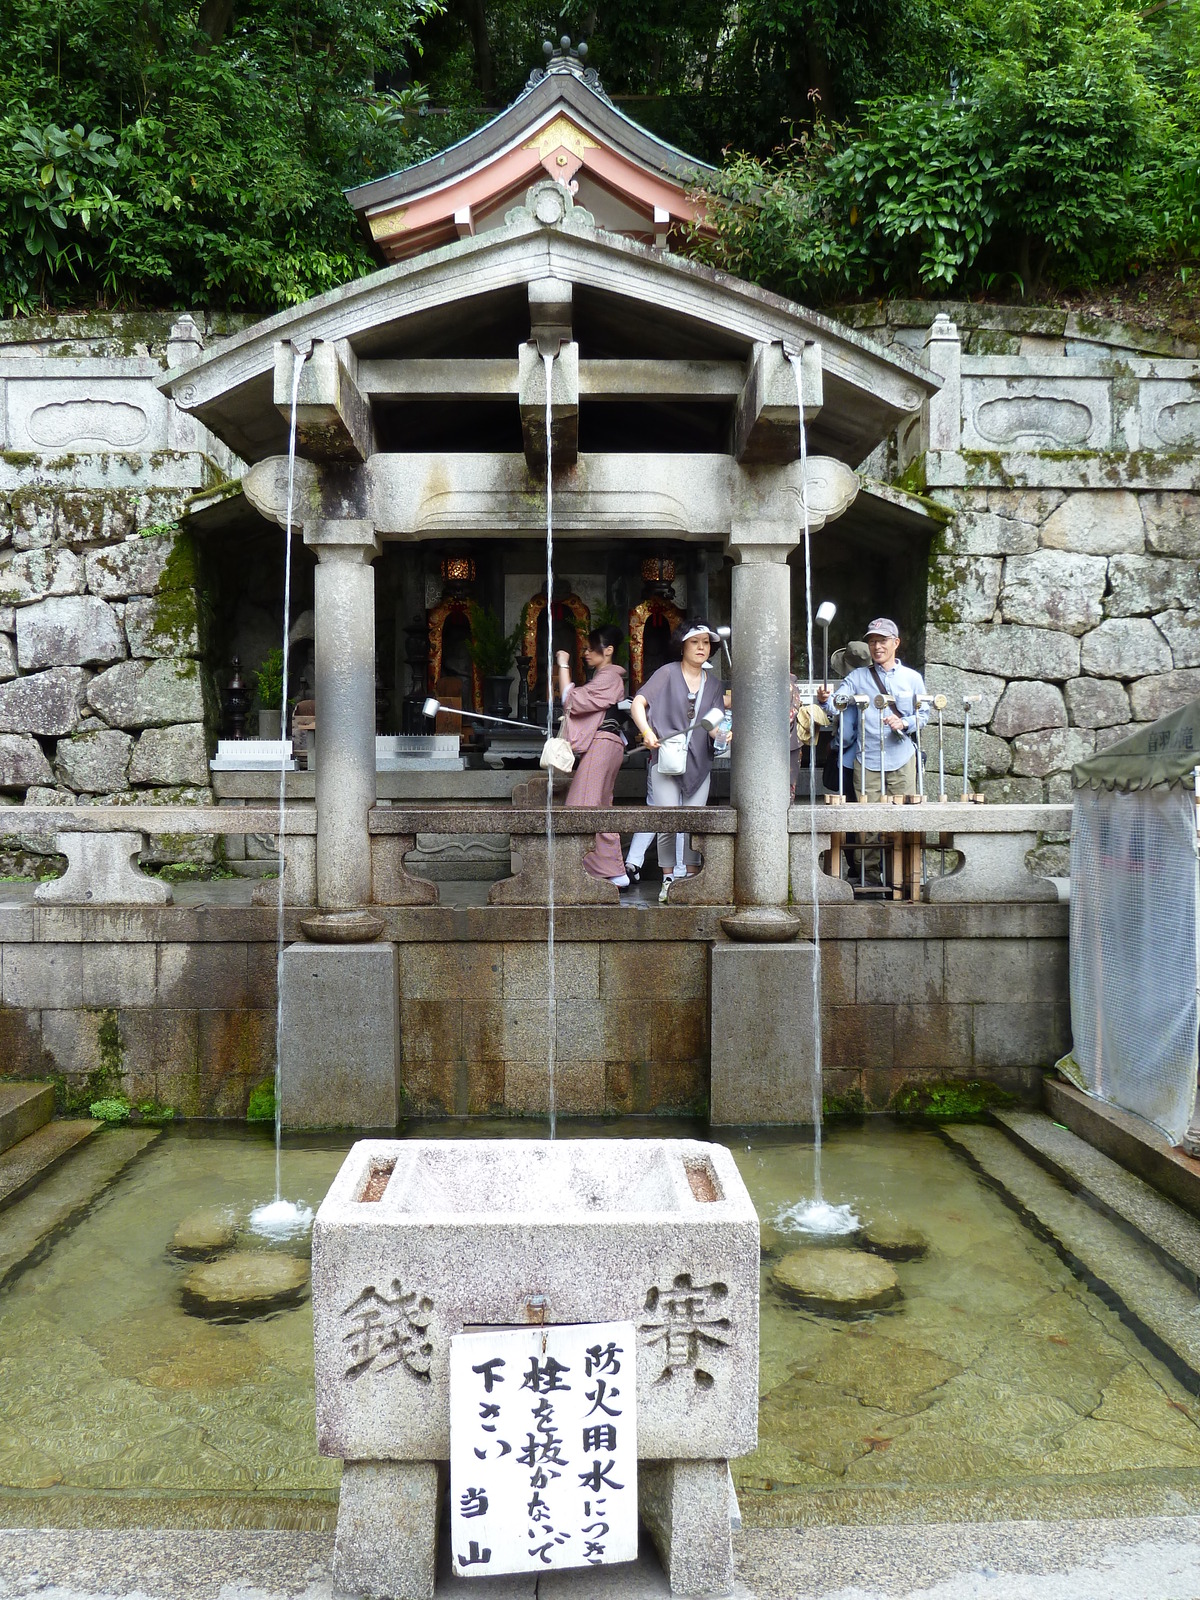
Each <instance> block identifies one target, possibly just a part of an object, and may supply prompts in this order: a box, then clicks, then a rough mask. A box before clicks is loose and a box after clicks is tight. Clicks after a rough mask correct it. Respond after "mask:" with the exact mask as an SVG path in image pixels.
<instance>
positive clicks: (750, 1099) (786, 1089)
mask: <svg viewBox="0 0 1200 1600" xmlns="http://www.w3.org/2000/svg"><path fill="white" fill-rule="evenodd" d="M813 958H814V949H813V946H812V945H811V944H808V943H795V944H741V943H728V944H727V943H723V942H721V943H717V944H714V945H713V948H712V981H711V983H710V985H709V1020H710V1031H709V1037H710V1040H711V1061H712V1069H711V1080H710V1087H709V1107H710V1109H709V1116H710V1118H711V1121H712V1124H713V1126H714V1127H728V1126H737V1125H738V1124H741V1123H760V1122H782V1123H800V1122H811V1121H812V1115H813V1112H812V1075H813V993H812V969H813Z"/></svg>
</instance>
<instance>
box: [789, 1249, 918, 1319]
mask: <svg viewBox="0 0 1200 1600" xmlns="http://www.w3.org/2000/svg"><path fill="white" fill-rule="evenodd" d="M771 1282H772V1283H773V1284H774V1285H775V1287H776V1288H777V1289H778V1290H779V1292H780V1293H781V1294H782V1295H783V1296H784V1298H785V1299H787V1300H791V1301H792V1302H793V1303H794V1304H796V1305H799V1306H803V1307H804V1309H805V1310H806V1311H817V1312H820V1313H821V1314H822V1315H823V1316H827V1317H856V1316H861V1315H862V1314H863V1313H864V1312H867V1311H880V1310H882V1309H883V1307H884V1306H890V1305H894V1304H895V1302H896V1301H897V1300H899V1299H900V1284H899V1281H898V1279H897V1277H896V1269H895V1267H893V1266H892V1265H890V1263H889V1262H887V1261H881V1260H880V1259H879V1257H878V1256H873V1255H868V1254H867V1253H866V1251H863V1250H822V1249H821V1248H819V1247H816V1248H813V1247H808V1248H806V1249H803V1250H793V1251H792V1253H791V1254H790V1255H786V1256H784V1258H783V1260H782V1261H780V1262H778V1263H777V1264H776V1266H775V1267H774V1268H773V1269H772V1271H771Z"/></svg>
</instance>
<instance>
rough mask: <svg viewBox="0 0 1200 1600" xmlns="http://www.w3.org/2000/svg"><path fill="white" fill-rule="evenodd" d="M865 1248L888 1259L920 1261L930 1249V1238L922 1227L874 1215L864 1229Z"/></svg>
mask: <svg viewBox="0 0 1200 1600" xmlns="http://www.w3.org/2000/svg"><path fill="white" fill-rule="evenodd" d="M861 1242H862V1246H863V1249H864V1250H870V1251H871V1252H872V1253H873V1254H874V1255H877V1256H883V1257H884V1258H885V1259H886V1260H888V1261H919V1260H920V1259H921V1257H922V1256H923V1255H925V1254H926V1252H927V1251H928V1249H929V1240H928V1239H927V1238H926V1237H925V1235H924V1234H923V1233H922V1232H921V1230H920V1228H914V1227H913V1225H912V1224H911V1223H910V1222H898V1221H897V1220H896V1218H895V1217H874V1218H872V1219H871V1221H870V1222H868V1223H867V1225H866V1227H865V1228H864V1229H863V1231H862V1235H861Z"/></svg>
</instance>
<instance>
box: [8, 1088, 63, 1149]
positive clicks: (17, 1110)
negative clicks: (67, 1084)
mask: <svg viewBox="0 0 1200 1600" xmlns="http://www.w3.org/2000/svg"><path fill="white" fill-rule="evenodd" d="M53 1115H54V1088H53V1086H52V1085H51V1084H48V1083H16V1082H14V1081H11V1080H6V1081H5V1082H3V1083H0V1154H2V1153H3V1152H4V1151H5V1150H10V1149H11V1148H12V1146H13V1145H14V1144H19V1143H20V1141H21V1140H22V1139H27V1138H28V1137H29V1135H30V1134H31V1133H34V1132H36V1131H37V1129H38V1128H42V1127H45V1125H46V1123H47V1122H49V1121H50V1118H51V1117H52V1116H53Z"/></svg>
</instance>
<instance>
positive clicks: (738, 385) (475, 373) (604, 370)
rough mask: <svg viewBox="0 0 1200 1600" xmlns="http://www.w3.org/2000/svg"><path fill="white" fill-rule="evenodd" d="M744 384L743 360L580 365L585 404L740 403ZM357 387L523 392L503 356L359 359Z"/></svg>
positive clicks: (484, 394) (446, 394)
mask: <svg viewBox="0 0 1200 1600" xmlns="http://www.w3.org/2000/svg"><path fill="white" fill-rule="evenodd" d="M745 381H746V369H745V367H744V366H743V364H742V363H741V362H740V361H655V360H649V359H647V360H610V361H592V360H580V362H579V396H580V399H583V400H596V401H605V402H607V401H613V402H621V401H628V400H643V401H644V400H672V401H685V400H712V401H728V400H736V399H737V398H738V396H739V395H740V394H741V392H742V388H743V386H744V384H745ZM358 385H359V388H360V389H361V391H362V393H363V394H365V395H367V396H369V397H373V398H375V399H379V400H507V399H510V398H511V399H514V400H515V399H516V398H517V396H518V394H519V393H520V362H519V361H518V360H513V361H509V360H505V359H503V358H499V357H478V358H460V359H454V358H444V359H443V358H440V357H436V358H415V359H413V360H399V361H360V362H359V366H358Z"/></svg>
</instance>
